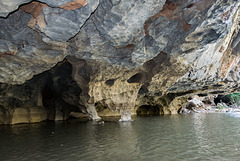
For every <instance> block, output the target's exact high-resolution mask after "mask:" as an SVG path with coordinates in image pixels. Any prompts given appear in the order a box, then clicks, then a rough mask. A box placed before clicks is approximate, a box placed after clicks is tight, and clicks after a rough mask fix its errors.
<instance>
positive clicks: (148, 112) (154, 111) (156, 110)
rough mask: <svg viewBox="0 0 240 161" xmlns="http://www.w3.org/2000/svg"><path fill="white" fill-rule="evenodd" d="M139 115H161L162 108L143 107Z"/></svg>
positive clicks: (138, 110) (139, 109) (140, 108)
mask: <svg viewBox="0 0 240 161" xmlns="http://www.w3.org/2000/svg"><path fill="white" fill-rule="evenodd" d="M136 113H137V115H139V116H141V115H160V108H159V107H158V106H150V105H143V106H140V107H139V108H138V109H137V111H136Z"/></svg>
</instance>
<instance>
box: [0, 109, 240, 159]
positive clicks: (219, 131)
mask: <svg viewBox="0 0 240 161" xmlns="http://www.w3.org/2000/svg"><path fill="white" fill-rule="evenodd" d="M239 116H240V115H237V114H231V113H208V114H207V113H196V114H185V115H166V116H157V117H136V118H134V121H133V122H123V123H119V122H117V121H116V122H105V123H104V124H98V123H94V122H87V123H80V122H56V123H54V122H43V123H37V124H22V125H14V126H0V145H1V146H0V160H1V161H23V160H24V161H28V160H29V161H37V160H42V161H77V160H84V161H85V160H91V161H92V160H96V161H101V160H104V161H106V160H117V161H119V160H131V161H133V160H136V161H139V160H147V161H148V160H149V161H150V160H157V161H159V160H162V161H168V160H171V161H177V160H184V161H188V160H191V161H192V160H196V161H199V160H204V161H206V160H216V161H223V160H224V161H225V160H229V161H234V160H236V161H237V160H240V117H239Z"/></svg>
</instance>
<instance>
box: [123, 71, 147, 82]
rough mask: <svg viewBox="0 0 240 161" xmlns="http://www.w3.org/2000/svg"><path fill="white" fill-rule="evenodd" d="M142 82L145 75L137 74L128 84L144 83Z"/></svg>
mask: <svg viewBox="0 0 240 161" xmlns="http://www.w3.org/2000/svg"><path fill="white" fill-rule="evenodd" d="M142 81H143V75H142V74H141V73H137V74H135V75H133V76H132V77H131V78H129V79H128V80H127V82H128V83H142Z"/></svg>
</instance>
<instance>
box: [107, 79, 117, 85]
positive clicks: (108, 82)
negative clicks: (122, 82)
mask: <svg viewBox="0 0 240 161" xmlns="http://www.w3.org/2000/svg"><path fill="white" fill-rule="evenodd" d="M114 82H115V79H109V80H107V81H106V82H105V84H106V85H107V86H109V87H111V86H113V85H114Z"/></svg>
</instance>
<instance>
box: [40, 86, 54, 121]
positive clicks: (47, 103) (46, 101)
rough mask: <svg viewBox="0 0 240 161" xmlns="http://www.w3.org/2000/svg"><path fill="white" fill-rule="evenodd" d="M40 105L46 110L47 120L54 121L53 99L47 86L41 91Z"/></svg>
mask: <svg viewBox="0 0 240 161" xmlns="http://www.w3.org/2000/svg"><path fill="white" fill-rule="evenodd" d="M42 103H43V106H44V107H46V108H47V110H48V120H55V98H54V95H53V92H52V90H51V88H50V87H49V86H48V85H46V86H45V87H44V88H43V90H42Z"/></svg>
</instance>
